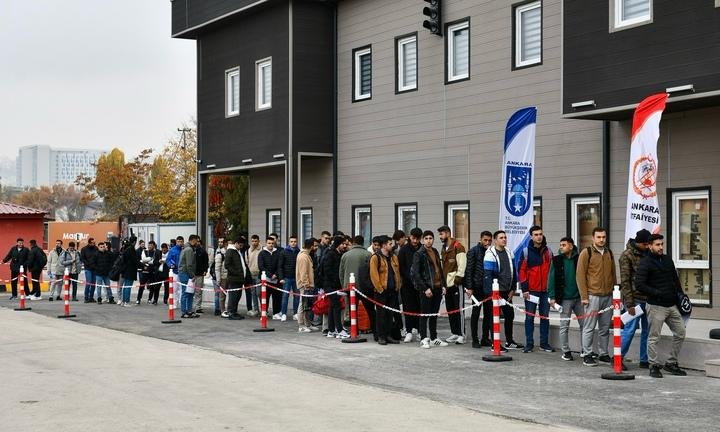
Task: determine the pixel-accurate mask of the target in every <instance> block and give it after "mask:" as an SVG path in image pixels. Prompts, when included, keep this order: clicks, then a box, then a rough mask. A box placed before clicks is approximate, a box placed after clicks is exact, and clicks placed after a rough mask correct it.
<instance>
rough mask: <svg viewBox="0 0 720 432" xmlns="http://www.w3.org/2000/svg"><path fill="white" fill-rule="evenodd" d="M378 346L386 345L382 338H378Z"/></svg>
mask: <svg viewBox="0 0 720 432" xmlns="http://www.w3.org/2000/svg"><path fill="white" fill-rule="evenodd" d="M377 343H378V345H387V341H386V340H385V339H384V338H378V340H377Z"/></svg>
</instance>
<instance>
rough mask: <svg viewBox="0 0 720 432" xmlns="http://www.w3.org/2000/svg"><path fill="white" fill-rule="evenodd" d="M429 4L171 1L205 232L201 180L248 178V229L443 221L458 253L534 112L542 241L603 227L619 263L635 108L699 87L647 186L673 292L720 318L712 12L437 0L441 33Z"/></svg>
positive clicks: (609, 2) (382, 229) (689, 95)
mask: <svg viewBox="0 0 720 432" xmlns="http://www.w3.org/2000/svg"><path fill="white" fill-rule="evenodd" d="M425 6H428V3H427V2H423V1H419V0H396V1H392V2H390V1H383V0H363V1H360V0H338V1H335V2H323V1H310V0H307V1H301V0H284V1H281V0H276V1H272V0H266V1H251V0H226V1H216V2H213V7H209V6H208V5H207V4H205V3H204V2H201V1H200V0H175V1H174V2H172V23H173V30H172V32H173V36H174V37H178V38H192V39H195V40H196V41H197V47H198V51H197V52H198V56H197V59H198V128H199V146H198V148H199V150H198V152H199V155H198V159H200V160H201V162H200V164H201V166H200V169H199V172H200V176H201V177H200V180H201V181H200V185H201V186H200V189H199V190H200V194H199V204H200V205H199V206H198V208H199V214H198V220H199V221H201V223H200V226H201V227H202V226H204V225H205V223H203V222H204V221H206V220H207V215H206V213H207V212H206V210H205V209H206V201H207V199H206V196H207V190H206V189H207V188H206V185H207V177H208V176H210V175H212V174H214V173H247V174H249V177H250V182H249V183H250V186H249V188H250V222H249V223H250V231H251V232H252V233H258V234H261V235H262V234H266V233H269V232H272V231H275V232H279V233H281V237H283V238H284V237H286V236H287V234H288V233H297V234H299V235H300V237H306V236H307V235H309V234H308V233H310V232H312V233H314V234H316V235H317V234H318V232H319V230H322V229H335V230H342V231H344V232H346V233H352V234H362V235H364V236H365V237H366V238H369V237H370V236H371V235H372V234H378V233H391V232H392V231H393V230H394V229H396V228H403V229H406V230H407V229H409V228H412V227H413V226H415V225H418V226H420V227H422V228H426V229H435V228H437V227H438V226H439V225H442V224H448V225H450V226H451V228H452V229H453V231H454V234H455V236H456V237H457V238H458V239H459V240H460V241H462V242H463V243H465V244H466V245H468V246H470V245H471V244H473V243H474V242H475V241H476V239H477V238H478V236H479V233H480V232H481V231H482V230H485V229H488V230H491V231H492V230H493V229H497V226H498V201H499V195H500V184H499V183H500V177H501V173H500V168H501V160H502V142H503V133H504V129H505V124H506V122H507V119H508V118H509V116H510V115H511V114H512V113H513V112H514V111H515V110H517V109H519V108H522V107H526V106H535V107H537V110H538V118H537V136H536V159H535V170H536V172H535V195H536V196H535V197H534V212H535V219H536V222H538V223H540V224H542V225H543V227H544V231H545V233H546V235H547V237H548V239H549V240H550V242H551V243H552V244H556V243H557V241H558V240H559V238H560V237H562V236H565V235H570V236H572V237H574V238H575V239H577V241H578V242H579V244H580V246H585V245H587V244H588V243H589V240H590V235H591V230H592V228H593V227H595V226H597V225H603V226H606V227H608V228H609V235H610V239H611V246H612V248H613V249H614V250H615V251H616V252H617V255H619V253H620V252H621V251H622V249H623V248H624V244H625V241H626V240H627V239H624V238H623V237H624V228H625V224H624V217H625V200H626V193H627V192H626V188H627V170H628V167H627V165H628V156H629V125H630V119H631V116H632V110H633V109H634V105H635V104H637V102H639V101H640V100H641V99H642V98H643V97H644V96H647V95H649V94H652V93H657V92H662V91H665V90H666V89H668V88H672V87H680V88H681V89H687V85H689V84H693V85H694V87H693V89H694V90H695V91H694V92H688V90H680V91H679V92H678V93H671V95H670V98H669V101H668V111H667V114H666V116H665V120H664V121H663V123H662V125H661V127H662V128H663V134H662V136H661V139H660V142H661V144H660V145H659V147H660V152H659V157H660V164H661V174H660V178H659V183H658V186H659V188H662V189H663V191H661V193H660V195H661V199H663V200H665V201H663V202H664V203H666V208H663V210H662V212H663V217H664V219H665V221H666V222H665V223H664V226H665V227H666V229H665V232H664V233H665V234H666V235H667V237H668V244H669V246H670V247H671V248H672V253H673V254H674V256H675V257H676V258H679V264H678V267H679V268H681V278H682V279H683V281H684V282H683V283H684V286H685V289H686V291H687V292H688V294H689V295H690V296H691V298H692V299H693V300H694V301H695V304H696V305H697V306H708V307H707V308H697V309H696V311H695V312H694V316H696V317H708V318H710V317H712V318H720V309H715V308H714V307H713V302H712V292H713V290H714V289H715V288H714V286H715V285H717V284H714V283H713V279H712V277H711V275H712V274H713V272H712V270H713V268H714V267H713V265H712V263H711V256H712V253H711V251H712V247H713V246H714V243H713V242H712V241H711V239H712V238H715V239H717V238H718V236H717V235H715V236H712V227H711V224H710V222H711V220H712V217H711V214H712V213H711V210H712V209H713V207H714V205H712V202H711V196H710V191H711V189H712V186H713V184H714V183H715V182H717V181H718V176H717V174H714V172H713V171H712V169H713V166H714V165H715V164H716V161H717V160H718V153H717V151H715V150H714V146H712V139H711V137H712V136H713V134H714V133H715V132H716V131H715V129H716V128H717V126H716V125H715V124H713V122H712V121H711V119H712V118H713V117H714V116H715V115H717V114H718V109H717V107H716V105H717V102H718V101H717V95H718V94H720V93H718V92H717V90H718V87H719V86H720V76H718V72H719V71H720V68H718V67H717V66H719V65H718V64H717V63H718V61H720V60H718V56H717V55H716V54H719V53H718V52H717V51H718V50H719V49H720V44H719V43H718V42H719V40H718V38H719V37H720V31H719V30H718V23H719V22H720V8H716V7H715V3H714V2H712V1H710V2H707V1H703V0H689V1H686V2H673V1H670V0H592V1H588V2H568V1H565V2H562V1H560V0H543V1H539V0H535V1H520V2H517V3H508V2H505V1H501V0H492V1H485V2H476V1H472V0H444V1H443V2H442V26H441V27H440V28H441V31H440V32H439V33H442V36H438V35H436V34H433V33H431V32H430V31H428V30H427V29H425V28H423V25H422V20H423V13H422V12H423V7H425ZM648 14H649V18H648ZM611 17H612V19H611ZM268 29H273V31H272V32H268ZM311 39H312V40H311ZM700 40H702V41H703V42H702V43H700V42H698V41H700ZM683 91H684V92H685V93H682V92H683ZM327 108H331V109H330V110H329V111H328V109H327ZM670 130H672V134H670V133H669V131H670ZM676 141H677V144H676V146H673V142H676ZM678 147H679V148H678ZM668 149H669V150H670V151H669V152H668ZM673 149H675V152H674V153H673ZM671 156H672V157H671ZM663 176H664V178H663ZM670 180H672V182H671V181H670ZM688 188H689V189H688ZM718 250H720V249H718ZM683 266H685V267H683ZM714 273H717V272H714Z"/></svg>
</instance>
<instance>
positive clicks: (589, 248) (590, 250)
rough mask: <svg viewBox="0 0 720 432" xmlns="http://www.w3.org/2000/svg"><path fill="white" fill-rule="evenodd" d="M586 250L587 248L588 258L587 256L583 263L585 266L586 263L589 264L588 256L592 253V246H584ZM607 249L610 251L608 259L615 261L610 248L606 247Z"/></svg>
mask: <svg viewBox="0 0 720 432" xmlns="http://www.w3.org/2000/svg"><path fill="white" fill-rule="evenodd" d="M586 250H587V256H588V258H587V263H585V264H586V266H587V265H590V256H591V255H592V246H588V247H587V248H586ZM607 251H608V252H610V260H611V261H615V257H614V256H613V253H612V251H611V250H610V248H607Z"/></svg>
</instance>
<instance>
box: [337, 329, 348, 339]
mask: <svg viewBox="0 0 720 432" xmlns="http://www.w3.org/2000/svg"><path fill="white" fill-rule="evenodd" d="M349 337H350V335H349V334H348V332H346V331H345V330H343V331H341V332H340V333H338V334H337V335H336V336H335V338H337V339H347V338H349Z"/></svg>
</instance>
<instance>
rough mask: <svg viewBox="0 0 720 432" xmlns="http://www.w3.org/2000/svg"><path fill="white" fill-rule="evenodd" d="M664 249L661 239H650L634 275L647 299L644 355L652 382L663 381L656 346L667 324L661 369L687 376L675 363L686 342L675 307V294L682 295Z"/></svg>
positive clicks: (653, 236) (636, 287)
mask: <svg viewBox="0 0 720 432" xmlns="http://www.w3.org/2000/svg"><path fill="white" fill-rule="evenodd" d="M663 247H664V241H663V236H662V235H660V234H653V235H651V236H650V249H649V254H648V255H647V256H645V257H643V258H641V259H640V263H639V264H638V267H637V271H636V273H635V289H637V290H638V291H640V292H642V293H645V294H646V295H647V311H646V313H647V316H648V324H649V328H650V331H649V334H648V343H647V351H648V360H649V361H650V376H651V377H653V378H662V372H660V369H661V366H660V362H659V361H658V354H657V344H658V341H659V340H660V330H662V326H663V324H667V325H668V327H670V330H671V331H672V334H673V343H672V349H671V351H670V356H669V357H668V359H667V361H666V362H665V366H664V367H663V369H665V370H666V371H667V372H669V373H670V374H672V375H680V376H685V375H687V374H686V373H685V371H684V370H682V369H680V367H679V366H678V363H677V357H678V354H679V353H680V348H682V344H683V341H684V340H685V324H684V323H683V321H682V316H681V315H680V311H679V310H678V308H677V306H676V305H677V300H678V293H682V292H683V291H682V287H681V285H680V278H679V277H678V273H677V270H676V269H675V264H673V261H672V259H671V258H670V257H669V256H667V255H664V254H663Z"/></svg>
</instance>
